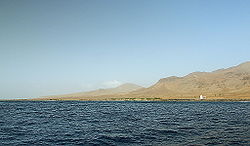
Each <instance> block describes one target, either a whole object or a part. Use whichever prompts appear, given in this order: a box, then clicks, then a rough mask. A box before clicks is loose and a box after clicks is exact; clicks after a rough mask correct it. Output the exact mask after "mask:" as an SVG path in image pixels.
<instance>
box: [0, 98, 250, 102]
mask: <svg viewBox="0 0 250 146" xmlns="http://www.w3.org/2000/svg"><path fill="white" fill-rule="evenodd" d="M0 101H177V102H179V101H180V102H181V101H183V102H186V101H192V102H194V101H195V102H238V101H239V102H240V101H242V102H245V101H247V102H248V101H249V102H250V97H240V98H235V97H234V98H232V97H222V98H207V99H199V98H157V97H156V98H148V97H145V98H144V97H143V98H133V97H131V98H115V97H114V98H99V99H97V98H30V99H27V98H26V99H0Z"/></svg>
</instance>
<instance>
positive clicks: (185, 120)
mask: <svg viewBox="0 0 250 146" xmlns="http://www.w3.org/2000/svg"><path fill="white" fill-rule="evenodd" d="M0 145H11V146H15V145H87V146H88V145H90V146H92V145H114V146H115V145H119V146H120V145H250V103H249V102H132V101H120V102H118V101H113V102H112V101H102V102H101V101H2V102H0Z"/></svg>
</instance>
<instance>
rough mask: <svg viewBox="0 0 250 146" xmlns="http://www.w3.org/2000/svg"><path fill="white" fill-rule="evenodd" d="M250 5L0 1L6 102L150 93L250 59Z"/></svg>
mask: <svg viewBox="0 0 250 146" xmlns="http://www.w3.org/2000/svg"><path fill="white" fill-rule="evenodd" d="M249 6H250V1H249V0H105V1H104V0H40V1H35V0H0V99H6V98H7V99H8V98H20V97H37V96H45V95H55V94H64V93H74V92H81V91H88V90H94V89H98V88H111V87H115V86H118V85H121V84H123V83H135V84H138V85H141V86H144V87H149V86H151V85H153V84H155V83H156V82H157V81H158V80H159V79H160V78H165V77H168V76H185V75H187V74H189V73H191V72H194V71H207V72H209V71H213V70H216V69H220V68H227V67H231V66H235V65H238V64H240V63H243V62H246V61H249V60H250V40H249V39H250V27H249V26H250V9H249Z"/></svg>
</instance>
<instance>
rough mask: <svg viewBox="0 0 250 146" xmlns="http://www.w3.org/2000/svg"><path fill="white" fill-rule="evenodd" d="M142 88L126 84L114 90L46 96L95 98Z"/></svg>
mask: <svg viewBox="0 0 250 146" xmlns="http://www.w3.org/2000/svg"><path fill="white" fill-rule="evenodd" d="M142 88H143V87H141V86H138V85H136V84H132V83H126V84H123V85H120V86H118V87H116V88H109V89H98V90H94V91H89V92H78V93H72V94H64V95H54V96H47V97H49V98H57V97H58V98H75V97H77V98H78V97H95V96H103V95H117V94H119V95H123V94H126V93H129V92H132V91H135V90H138V89H142Z"/></svg>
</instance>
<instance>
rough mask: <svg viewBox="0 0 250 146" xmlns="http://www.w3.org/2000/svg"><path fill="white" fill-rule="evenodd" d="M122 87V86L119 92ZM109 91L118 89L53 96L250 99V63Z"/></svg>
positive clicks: (98, 98)
mask: <svg viewBox="0 0 250 146" xmlns="http://www.w3.org/2000/svg"><path fill="white" fill-rule="evenodd" d="M123 86H125V85H123ZM119 88H121V87H117V88H116V89H119ZM109 90H114V89H100V90H95V91H90V92H84V94H83V93H81V94H68V95H66V96H49V97H56V98H61V99H63V98H64V99H65V98H67V99H69V100H71V99H76V100H114V99H115V100H122V99H137V98H140V99H142V98H152V99H153V98H159V99H197V98H198V97H199V95H201V94H202V95H205V96H207V97H208V98H210V99H238V98H244V99H245V98H247V99H250V61H248V62H244V63H242V64H239V65H237V66H232V67H229V68H226V69H218V70H215V71H211V72H192V73H189V74H187V75H185V76H182V77H177V76H170V77H166V78H162V79H160V80H158V82H157V83H155V84H154V85H152V86H150V87H148V88H143V87H140V86H138V85H135V87H133V90H127V91H126V92H121V90H117V91H115V92H111V91H109ZM106 91H107V92H106ZM118 91H119V92H118ZM70 95H71V96H70ZM72 95H74V96H72Z"/></svg>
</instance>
